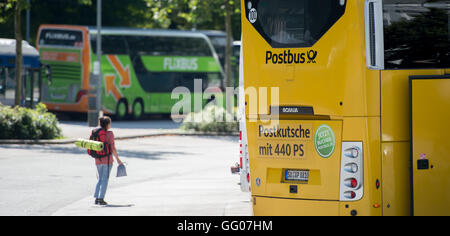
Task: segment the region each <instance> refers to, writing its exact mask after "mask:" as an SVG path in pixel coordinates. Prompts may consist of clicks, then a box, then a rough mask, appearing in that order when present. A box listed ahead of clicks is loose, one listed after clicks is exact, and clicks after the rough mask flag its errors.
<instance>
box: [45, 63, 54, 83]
mask: <svg viewBox="0 0 450 236" xmlns="http://www.w3.org/2000/svg"><path fill="white" fill-rule="evenodd" d="M44 67H45V76H46V77H47V81H48V84H49V85H51V84H52V82H53V79H52V68H51V67H50V65H45V66H44Z"/></svg>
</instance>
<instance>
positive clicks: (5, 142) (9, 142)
mask: <svg viewBox="0 0 450 236" xmlns="http://www.w3.org/2000/svg"><path fill="white" fill-rule="evenodd" d="M165 136H198V137H205V136H213V137H233V136H237V137H238V136H239V133H208V132H179V131H176V132H164V133H156V134H144V135H132V136H118V137H115V140H132V139H140V138H156V137H165ZM76 140H77V139H61V140H10V139H5V140H0V145H65V144H73V143H75V141H76Z"/></svg>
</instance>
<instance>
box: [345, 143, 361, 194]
mask: <svg viewBox="0 0 450 236" xmlns="http://www.w3.org/2000/svg"><path fill="white" fill-rule="evenodd" d="M363 154H364V153H363V143H362V142H343V143H342V155H341V179H340V201H358V200H361V199H362V197H363V194H364V185H363V180H364V175H363V170H364V166H363V157H364V155H363Z"/></svg>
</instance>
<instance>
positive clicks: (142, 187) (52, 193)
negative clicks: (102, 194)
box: [0, 122, 252, 216]
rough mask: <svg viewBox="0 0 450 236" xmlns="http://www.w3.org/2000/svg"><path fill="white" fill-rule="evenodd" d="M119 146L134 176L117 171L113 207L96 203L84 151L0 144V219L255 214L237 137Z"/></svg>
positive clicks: (92, 167) (111, 196) (109, 198)
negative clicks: (238, 168)
mask: <svg viewBox="0 0 450 236" xmlns="http://www.w3.org/2000/svg"><path fill="white" fill-rule="evenodd" d="M118 124H119V125H120V123H117V122H115V123H114V124H113V126H114V125H116V126H115V127H120V126H119V125H118ZM63 125H64V124H63ZM72 125H73V124H72ZM139 125H140V124H135V127H136V128H135V129H136V130H137V131H138V130H140V129H141V128H139V127H140V126H139ZM141 125H145V126H147V125H146V124H145V122H143V123H142V124H141ZM124 126H126V127H128V125H125V124H124ZM168 126H169V127H168V129H171V125H170V124H168ZM81 127H82V125H80V131H79V132H80V134H81V133H83V134H84V131H81ZM128 128H129V129H133V128H130V127H128ZM75 131H76V129H74V134H73V135H78V134H75ZM116 145H117V148H118V151H119V155H120V157H121V159H122V161H124V162H127V163H128V166H127V171H128V175H129V176H128V177H124V178H116V177H114V176H115V174H116V166H115V167H114V169H113V171H112V177H111V180H110V187H109V189H108V193H107V196H106V200H107V201H108V203H109V204H110V205H109V206H107V207H98V206H95V205H94V204H93V203H94V199H93V197H92V195H93V191H94V188H95V184H96V181H97V177H96V169H95V165H94V163H93V162H94V161H93V159H92V158H90V157H89V156H87V154H86V152H85V151H84V150H81V149H78V148H76V147H75V146H74V145H0V173H1V175H0V215H45V216H46V215H57V216H60V215H62V216H73V215H75V216H77V215H95V216H97V215H146V216H147V215H157V216H161V215H162V216H165V215H175V216H186V215H188V216H203V215H212V216H223V215H233V216H235V215H251V214H252V213H251V203H250V196H249V194H247V193H242V192H241V191H240V188H239V185H238V182H239V176H237V175H231V173H230V166H232V165H234V164H235V163H236V161H238V155H239V144H238V138H237V137H191V136H189V137H187V136H168V137H155V138H144V139H132V140H123V141H117V144H116Z"/></svg>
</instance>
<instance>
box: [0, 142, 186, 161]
mask: <svg viewBox="0 0 450 236" xmlns="http://www.w3.org/2000/svg"><path fill="white" fill-rule="evenodd" d="M0 148H3V149H20V150H31V151H39V152H42V153H62V154H80V156H81V155H83V156H85V157H90V156H88V154H87V151H86V150H83V149H80V148H77V147H61V146H33V145H27V146H17V145H11V146H10V145H0ZM118 153H119V156H120V157H124V158H137V159H143V160H163V159H166V158H168V157H171V156H174V155H178V156H180V155H183V156H184V155H189V154H190V153H185V152H165V151H154V152H147V151H131V150H119V151H118ZM164 157H165V158H164Z"/></svg>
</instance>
